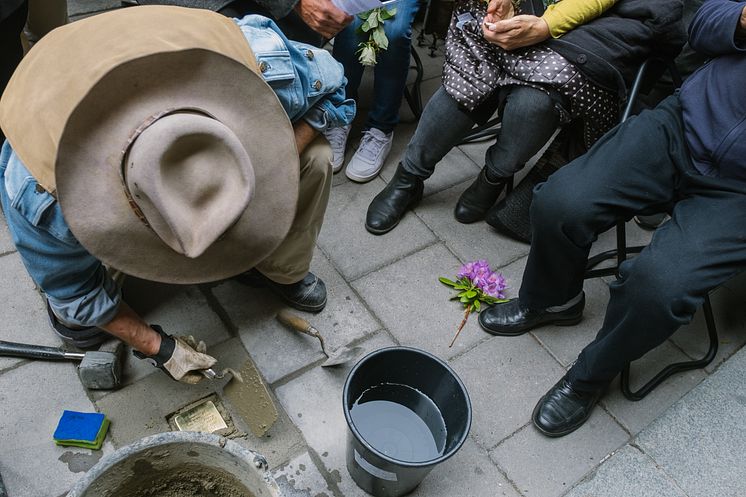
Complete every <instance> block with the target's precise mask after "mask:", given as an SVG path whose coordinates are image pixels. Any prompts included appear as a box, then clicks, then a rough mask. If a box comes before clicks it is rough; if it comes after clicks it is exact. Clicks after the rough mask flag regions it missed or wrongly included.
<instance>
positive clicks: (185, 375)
mask: <svg viewBox="0 0 746 497" xmlns="http://www.w3.org/2000/svg"><path fill="white" fill-rule="evenodd" d="M150 327H151V328H153V329H154V330H155V331H157V332H158V333H159V334H160V335H161V346H160V348H159V349H158V353H157V354H155V355H152V356H146V355H145V354H143V353H141V352H138V351H133V353H134V355H135V357H137V358H139V359H145V360H147V361H148V362H150V363H151V364H152V365H153V366H155V367H157V368H159V369H161V370H162V371H163V372H165V373H166V374H167V375H169V376H170V377H171V378H173V379H174V380H177V381H181V382H183V383H189V384H191V385H194V384H195V383H198V382H199V381H200V380H202V378H204V376H203V375H202V373H200V372H199V371H200V370H203V369H207V368H211V367H212V366H213V365H214V364H215V363H216V362H217V360H216V359H215V358H214V357H212V356H209V355H207V354H205V352H206V351H207V346H206V345H205V342H203V341H199V342H197V340H195V339H194V337H193V336H191V335H190V336H186V337H182V336H179V337H174V336H172V335H169V334H167V333H166V332H164V331H163V329H162V328H161V327H160V326H158V325H157V324H154V325H151V326H150Z"/></svg>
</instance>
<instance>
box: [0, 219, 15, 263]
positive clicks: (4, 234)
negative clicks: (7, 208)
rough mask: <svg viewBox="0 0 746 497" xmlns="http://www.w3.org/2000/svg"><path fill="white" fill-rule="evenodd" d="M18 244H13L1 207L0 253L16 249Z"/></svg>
mask: <svg viewBox="0 0 746 497" xmlns="http://www.w3.org/2000/svg"><path fill="white" fill-rule="evenodd" d="M15 249H16V246H15V244H13V238H11V236H10V231H8V225H7V224H6V223H5V217H4V216H3V215H2V209H0V254H5V253H7V252H13V251H15Z"/></svg>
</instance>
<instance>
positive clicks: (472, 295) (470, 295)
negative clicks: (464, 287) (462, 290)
mask: <svg viewBox="0 0 746 497" xmlns="http://www.w3.org/2000/svg"><path fill="white" fill-rule="evenodd" d="M466 296H467V297H469V298H470V299H473V298H474V297H476V296H477V292H475V291H474V290H469V291H468V292H466Z"/></svg>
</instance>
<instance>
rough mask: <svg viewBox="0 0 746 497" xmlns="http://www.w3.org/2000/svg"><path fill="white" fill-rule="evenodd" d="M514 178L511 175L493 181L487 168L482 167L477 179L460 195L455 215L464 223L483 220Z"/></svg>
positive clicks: (454, 211) (457, 219) (454, 210)
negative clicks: (489, 177) (488, 175)
mask: <svg viewBox="0 0 746 497" xmlns="http://www.w3.org/2000/svg"><path fill="white" fill-rule="evenodd" d="M512 180H513V178H512V176H511V177H510V178H505V179H503V180H501V181H498V182H496V183H493V182H491V181H490V180H489V179H487V168H486V167H484V168H482V171H481V172H480V173H479V176H477V179H475V180H474V182H473V183H472V184H471V185H469V188H467V189H466V190H464V193H462V194H461V197H459V199H458V202H457V203H456V208H455V209H453V217H455V218H456V221H458V222H459V223H464V224H469V223H475V222H477V221H481V220H482V219H484V216H485V215H486V214H487V211H488V210H489V209H490V207H492V206H493V205H494V204H495V202H497V198H498V197H499V196H500V193H502V191H503V189H504V188H505V185H507V184H508V181H512Z"/></svg>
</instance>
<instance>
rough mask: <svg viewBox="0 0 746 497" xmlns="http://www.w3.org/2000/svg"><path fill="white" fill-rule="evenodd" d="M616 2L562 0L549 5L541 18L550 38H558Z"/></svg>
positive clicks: (590, 19)
mask: <svg viewBox="0 0 746 497" xmlns="http://www.w3.org/2000/svg"><path fill="white" fill-rule="evenodd" d="M616 2H617V0H562V1H561V2H557V3H554V4H552V5H549V6H548V7H547V9H546V10H545V11H544V15H543V16H541V18H542V19H544V21H545V22H546V23H547V25H548V26H549V33H550V34H551V35H552V38H559V37H560V36H562V35H563V34H565V33H567V32H568V31H572V30H573V29H574V28H575V27H577V26H580V25H582V24H585V23H586V22H589V21H592V20H593V19H595V18H596V17H598V16H600V15H601V14H603V13H604V12H606V10H607V9H609V8H610V7H611V6H613V5H614V4H615V3H616Z"/></svg>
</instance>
